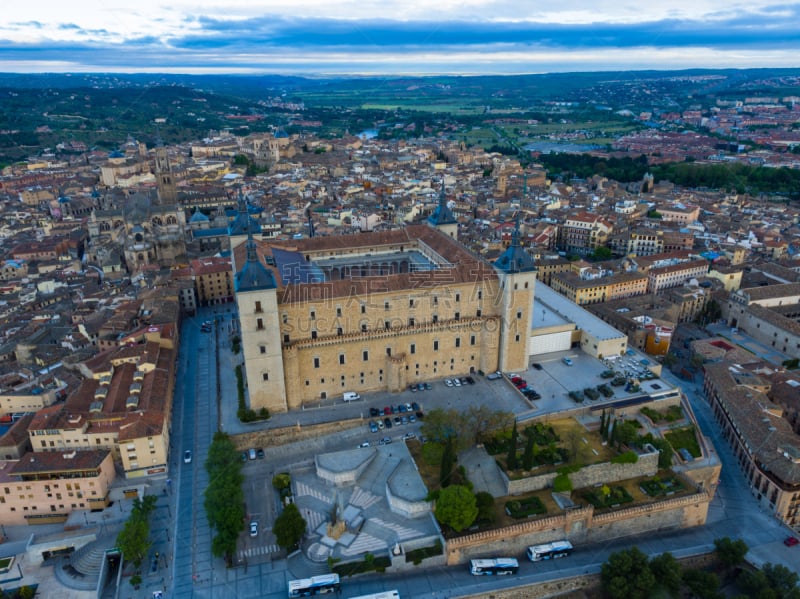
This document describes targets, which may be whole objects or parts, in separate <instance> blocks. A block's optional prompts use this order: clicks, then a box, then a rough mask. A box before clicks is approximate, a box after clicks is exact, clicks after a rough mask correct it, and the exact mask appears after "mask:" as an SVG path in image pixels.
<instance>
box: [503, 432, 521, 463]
mask: <svg viewBox="0 0 800 599" xmlns="http://www.w3.org/2000/svg"><path fill="white" fill-rule="evenodd" d="M518 434H519V433H517V421H516V420H514V428H512V429H511V439H509V441H508V455H507V456H506V466H507V467H508V469H509V470H516V469H517V436H518Z"/></svg>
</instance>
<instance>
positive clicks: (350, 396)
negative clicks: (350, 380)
mask: <svg viewBox="0 0 800 599" xmlns="http://www.w3.org/2000/svg"><path fill="white" fill-rule="evenodd" d="M343 399H344V400H345V401H356V400H357V399H361V396H360V395H359V394H358V393H355V392H354V391H345V392H344V396H343Z"/></svg>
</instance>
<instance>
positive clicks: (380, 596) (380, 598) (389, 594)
mask: <svg viewBox="0 0 800 599" xmlns="http://www.w3.org/2000/svg"><path fill="white" fill-rule="evenodd" d="M350 599H400V593H398V592H397V591H381V592H380V593H370V594H369V595H359V596H358V597H350Z"/></svg>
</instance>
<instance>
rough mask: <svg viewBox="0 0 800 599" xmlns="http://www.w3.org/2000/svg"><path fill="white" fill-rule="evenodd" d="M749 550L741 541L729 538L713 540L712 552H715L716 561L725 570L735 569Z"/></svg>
mask: <svg viewBox="0 0 800 599" xmlns="http://www.w3.org/2000/svg"><path fill="white" fill-rule="evenodd" d="M749 549H750V548H749V547H748V546H747V543H745V542H744V541H743V540H742V539H736V540H733V539H731V538H730V537H722V538H721V539H714V550H715V551H716V552H717V559H719V561H720V563H721V564H722V565H723V566H724V567H726V568H735V567H736V566H738V565H740V564H741V563H742V562H743V561H744V556H745V555H747V552H748V551H749Z"/></svg>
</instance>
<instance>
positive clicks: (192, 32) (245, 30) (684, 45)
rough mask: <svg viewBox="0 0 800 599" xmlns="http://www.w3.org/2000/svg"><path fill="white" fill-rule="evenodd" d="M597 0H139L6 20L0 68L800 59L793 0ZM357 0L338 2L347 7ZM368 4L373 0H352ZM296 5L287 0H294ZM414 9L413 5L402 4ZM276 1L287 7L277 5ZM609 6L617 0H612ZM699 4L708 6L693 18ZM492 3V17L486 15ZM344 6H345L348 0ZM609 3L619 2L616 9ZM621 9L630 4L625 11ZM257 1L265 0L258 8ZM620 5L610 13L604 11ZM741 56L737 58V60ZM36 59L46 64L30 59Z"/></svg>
mask: <svg viewBox="0 0 800 599" xmlns="http://www.w3.org/2000/svg"><path fill="white" fill-rule="evenodd" d="M604 1H605V0H601V3H600V4H599V5H598V4H597V3H594V2H592V3H589V2H584V4H583V5H582V4H581V2H582V0H572V1H570V2H568V4H567V5H566V6H565V7H564V9H563V10H560V11H559V12H558V13H554V14H557V15H558V16H560V18H561V21H556V20H555V19H554V17H553V16H552V15H550V18H551V20H550V21H546V20H545V17H548V15H545V14H543V13H542V14H539V13H535V14H534V13H533V12H532V11H529V12H531V14H534V16H536V15H539V17H541V20H530V19H527V20H522V19H519V18H517V19H511V18H510V16H511V15H512V13H513V11H512V10H511V8H512V5H516V6H517V11H516V12H517V13H520V12H522V11H523V10H525V8H524V7H523V9H520V8H519V6H518V3H516V2H515V3H511V2H510V1H508V2H507V1H506V0H494V1H492V0H486V1H484V0H471V1H468V2H466V3H465V2H462V1H459V3H458V5H459V6H461V7H466V8H467V9H472V10H473V11H474V13H475V14H476V15H477V16H480V17H481V18H471V19H468V18H462V19H460V20H452V19H451V20H434V19H431V17H430V15H433V14H436V12H437V11H438V10H443V9H446V8H448V7H449V6H450V4H453V2H454V0H440V2H437V3H436V6H433V7H431V11H429V16H428V18H427V19H420V18H414V19H411V18H409V19H405V20H397V19H393V20H390V19H386V18H383V19H366V18H360V19H356V18H352V17H350V18H344V17H347V16H348V15H349V14H351V13H349V12H348V11H347V10H344V11H343V12H342V13H341V15H340V16H341V17H342V18H328V17H325V16H324V14H326V11H328V10H329V6H330V3H326V2H323V1H322V0H318V2H317V3H315V2H313V0H302V1H301V4H303V5H304V6H306V7H316V8H318V9H319V13H313V14H320V15H323V16H317V17H313V18H299V17H295V16H288V15H287V16H281V14H278V15H277V16H276V13H285V12H289V11H288V10H286V7H288V6H289V3H282V4H280V5H279V4H278V3H277V2H275V3H274V5H275V6H273V8H272V9H271V12H270V14H258V15H255V16H253V15H250V14H249V12H248V10H249V8H248V7H247V6H242V5H233V4H231V5H228V6H227V8H228V9H229V10H228V12H227V13H226V15H225V16H224V17H223V16H220V13H221V10H222V8H226V6H224V5H218V6H217V7H211V6H210V5H208V4H206V5H202V6H200V7H199V8H198V10H197V12H195V13H194V14H191V13H183V12H181V11H180V10H179V9H178V8H175V7H173V9H170V10H167V11H163V12H158V11H156V12H154V14H153V16H152V18H151V17H149V16H148V17H147V18H145V17H144V16H143V15H145V14H146V11H145V10H144V9H145V7H146V4H147V2H146V0H143V4H142V6H141V7H140V10H139V11H137V12H135V13H131V14H130V15H128V16H129V17H130V19H129V20H130V21H131V23H132V25H131V27H130V28H129V29H128V30H127V31H125V32H124V33H121V32H120V27H119V25H115V26H114V27H108V26H104V27H101V26H99V24H100V23H101V21H102V20H101V19H99V20H96V21H94V22H92V26H89V25H88V24H83V25H81V24H80V23H76V21H75V14H74V13H73V14H72V15H71V17H72V18H70V19H69V20H65V21H64V22H62V23H60V24H53V23H43V22H42V20H41V19H38V20H36V21H7V23H8V24H7V25H0V71H2V70H20V69H21V68H23V67H24V68H27V69H32V70H47V69H51V70H52V69H53V68H54V65H64V66H63V67H61V68H57V69H56V70H60V71H68V70H70V69H74V70H80V71H86V70H92V69H93V68H94V70H99V71H111V70H120V71H126V72H130V71H153V70H161V71H162V72H199V71H202V69H206V70H207V71H208V72H281V73H288V72H296V73H309V72H325V73H351V72H369V73H420V72H430V73H434V72H436V73H440V72H454V73H464V72H484V73H487V72H504V73H505V72H514V73H526V72H545V71H552V70H565V69H566V70H618V69H623V68H660V69H668V68H689V67H703V66H706V67H737V66H738V67H752V66H775V67H777V66H786V65H789V64H794V63H795V62H796V59H795V56H796V55H797V51H798V50H800V36H798V34H797V32H796V27H795V25H794V24H795V23H796V22H797V21H798V20H800V8H799V7H798V6H797V5H792V4H765V3H763V2H762V3H757V2H755V3H751V4H749V5H748V6H747V7H746V8H745V7H744V5H737V4H735V3H733V4H727V5H722V4H720V3H714V2H708V1H706V2H704V1H703V0H698V1H697V2H688V1H687V2H683V4H682V3H681V2H675V3H672V2H671V3H669V4H670V6H669V7H668V10H667V9H666V8H661V9H659V10H660V11H661V12H660V13H659V14H660V15H662V18H658V19H651V20H647V21H638V22H634V21H633V20H631V19H630V18H629V17H630V15H629V11H628V9H627V8H625V6H627V5H623V4H620V3H618V2H614V3H611V2H607V4H608V11H609V12H608V13H602V12H601V13H599V14H602V17H600V16H597V15H598V13H594V14H595V21H594V22H585V20H583V17H581V16H579V15H584V13H585V11H586V10H588V9H589V8H590V7H591V6H595V7H597V6H600V7H601V8H602V3H603V2H604ZM356 4H357V3H356V2H345V3H342V2H339V3H338V6H340V7H341V6H346V7H350V8H352V7H354V6H356ZM358 5H360V6H362V8H363V11H362V12H363V13H366V14H372V13H374V12H375V10H374V9H375V7H376V6H377V4H376V2H374V1H370V0H365V2H363V3H358ZM292 6H294V5H292ZM406 6H407V7H408V12H409V14H415V15H416V14H417V13H419V10H417V9H418V8H419V6H420V5H418V4H416V3H414V2H409V3H407V4H406ZM282 7H283V8H282ZM613 7H616V8H613ZM692 7H694V12H695V13H696V14H699V15H703V18H702V19H700V18H688V17H687V15H690V14H691V13H692V11H691V10H690V8H692ZM489 9H493V11H492V15H493V16H492V19H491V20H490V19H487V18H486V17H485V16H483V15H485V14H486V13H487V12H489ZM348 10H349V9H348ZM614 11H616V12H614ZM626 11H628V12H626ZM262 12H263V10H262ZM612 14H616V15H617V16H618V19H617V21H614V20H613V19H611V15H612ZM737 61H738V62H737ZM39 63H40V64H41V69H37V68H35V67H36V65H37V64H39Z"/></svg>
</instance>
